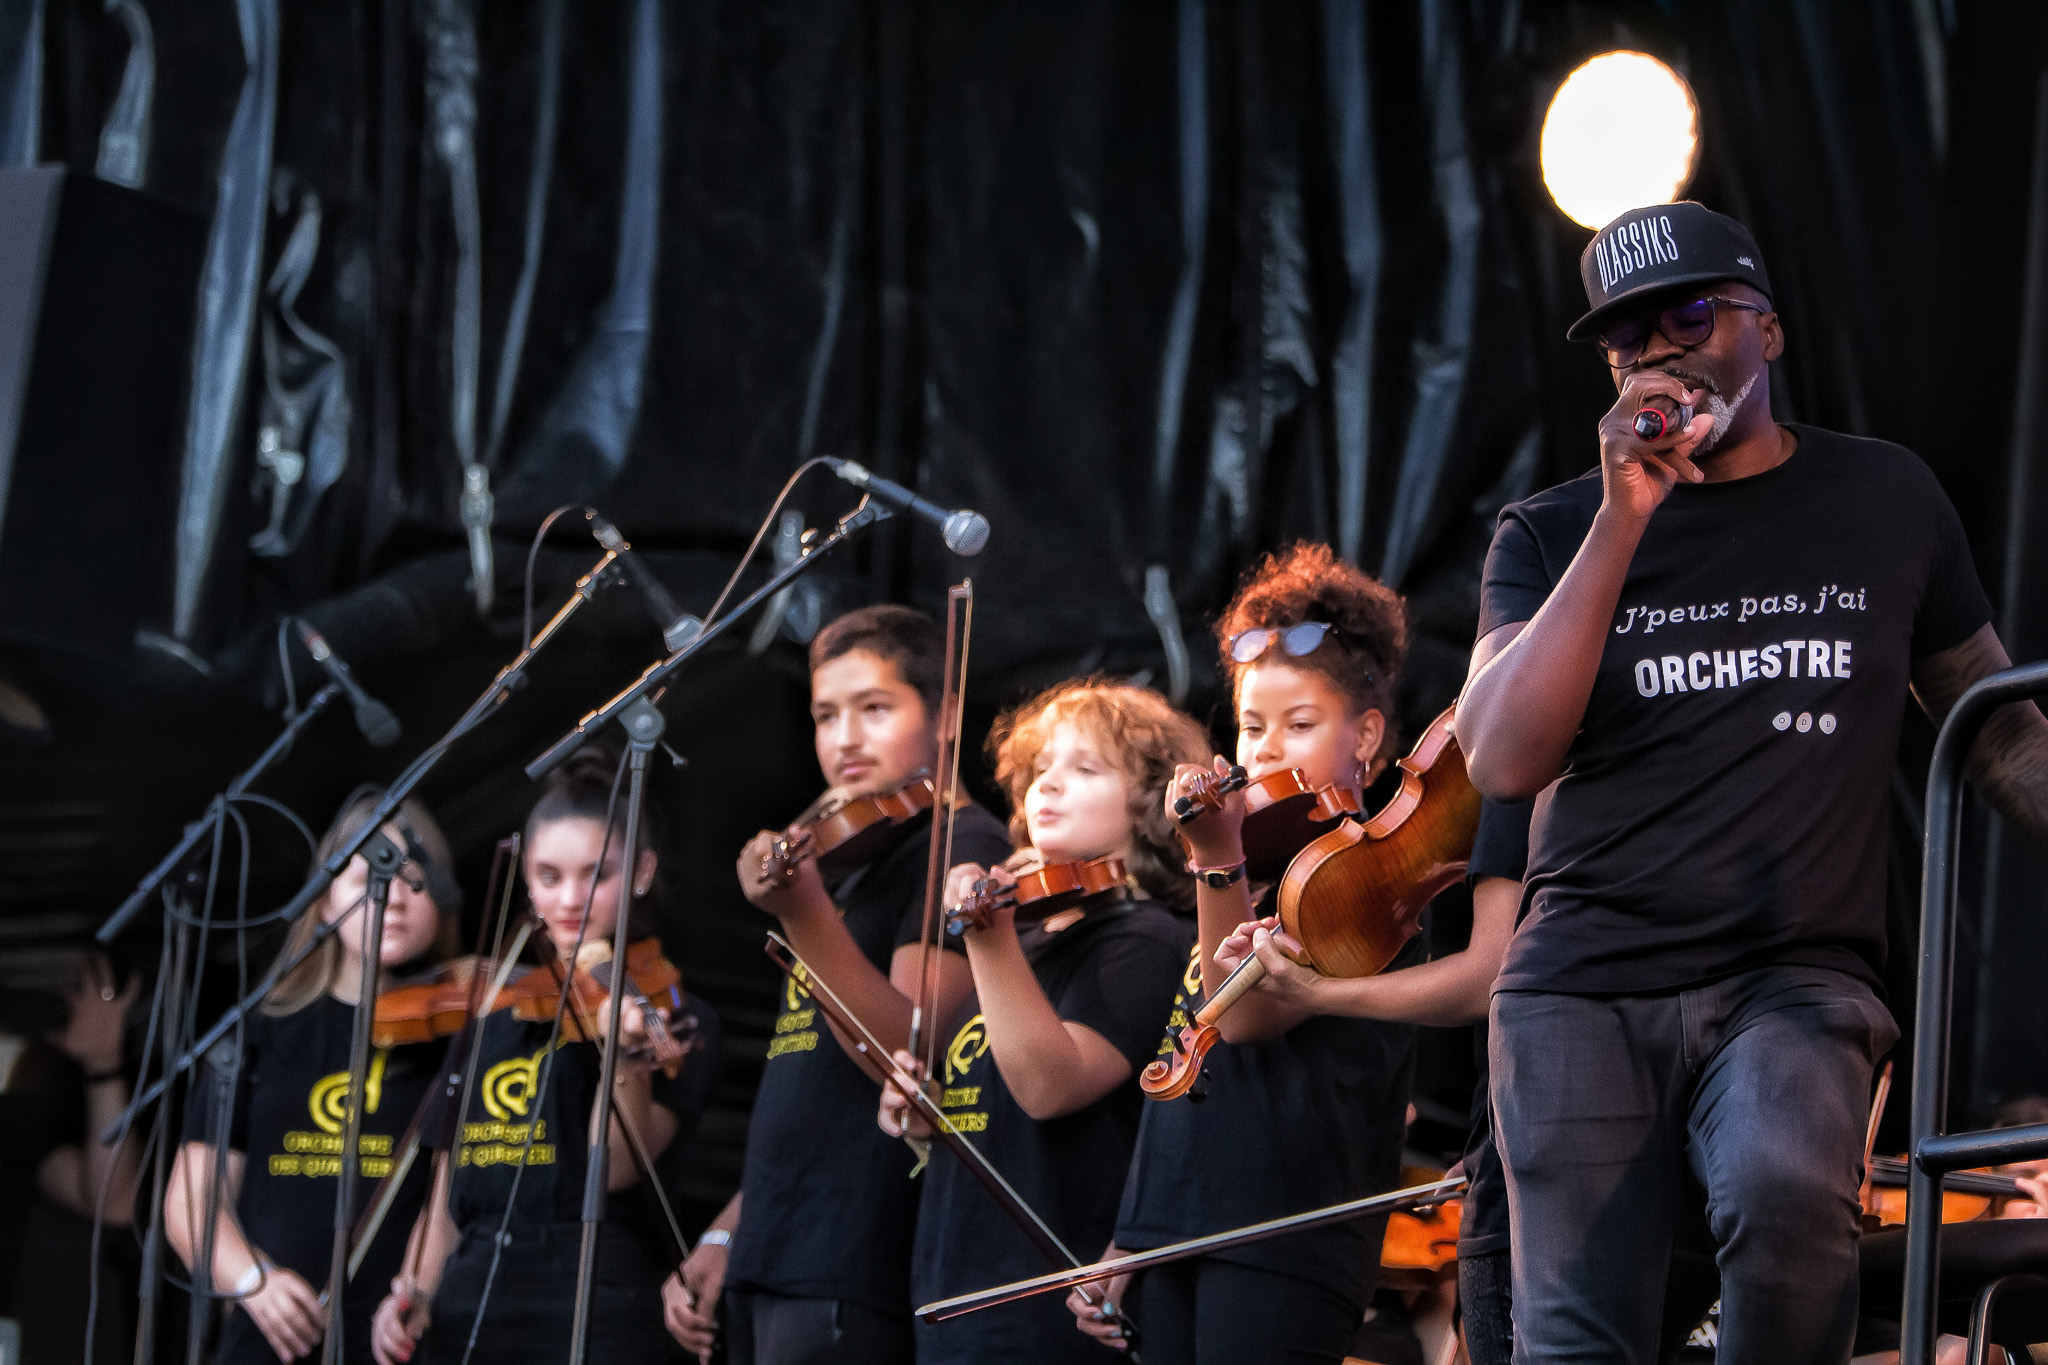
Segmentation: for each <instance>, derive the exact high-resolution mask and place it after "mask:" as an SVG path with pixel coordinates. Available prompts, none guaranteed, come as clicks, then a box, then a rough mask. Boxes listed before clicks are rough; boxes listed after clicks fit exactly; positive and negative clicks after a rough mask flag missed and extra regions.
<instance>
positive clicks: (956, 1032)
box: [880, 682, 1208, 1365]
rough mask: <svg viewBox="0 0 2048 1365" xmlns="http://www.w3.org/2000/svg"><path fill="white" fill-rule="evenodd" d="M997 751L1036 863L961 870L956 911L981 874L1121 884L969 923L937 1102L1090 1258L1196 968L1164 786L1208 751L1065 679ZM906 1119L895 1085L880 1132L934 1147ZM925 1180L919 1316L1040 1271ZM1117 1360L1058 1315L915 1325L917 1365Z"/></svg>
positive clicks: (1185, 887)
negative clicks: (1186, 975)
mask: <svg viewBox="0 0 2048 1365" xmlns="http://www.w3.org/2000/svg"><path fill="white" fill-rule="evenodd" d="M990 741H991V744H992V746H993V747H994V748H995V752H996V779H997V781H998V782H1000V783H1001V784H1002V786H1003V789H1004V790H1005V791H1006V792H1007V793H1008V794H1009V797H1010V803H1011V808H1012V811H1013V814H1012V816H1011V819H1010V826H1011V830H1012V831H1013V832H1014V833H1015V834H1017V835H1018V836H1020V838H1026V839H1028V841H1029V847H1028V848H1027V849H1025V850H1024V851H1023V852H1020V853H1019V854H1018V856H1017V857H1016V858H1015V859H1012V860H1011V862H1010V864H1009V865H1007V866H1006V867H1003V868H999V869H997V870H996V871H995V872H994V873H993V874H985V873H984V872H983V871H982V869H981V868H979V867H972V866H968V867H959V868H955V869H954V871H953V874H952V876H951V878H950V879H949V880H948V882H947V885H946V903H947V905H948V906H949V907H953V908H957V907H959V906H960V905H961V903H962V902H963V901H964V900H966V899H968V898H969V896H970V893H971V892H972V891H973V890H974V888H975V884H976V882H977V881H978V880H980V879H981V878H983V877H984V876H989V877H990V879H991V881H992V882H993V883H994V884H995V885H996V886H997V887H1001V886H1009V885H1011V884H1012V883H1014V882H1015V881H1016V880H1017V875H1018V874H1019V873H1020V872H1028V871H1029V870H1030V869H1032V868H1036V867H1039V866H1041V865H1043V866H1046V867H1048V868H1050V867H1054V866H1059V865H1072V864H1078V863H1081V862H1083V861H1086V860H1093V859H1098V858H1105V857H1113V858H1116V859H1118V860H1120V861H1121V863H1122V864H1123V866H1124V868H1125V869H1126V870H1127V875H1128V881H1127V882H1122V883H1118V884H1116V885H1115V886H1113V887H1112V889H1110V890H1107V891H1104V892H1101V893H1099V894H1096V895H1094V896H1091V897H1088V898H1087V899H1084V900H1082V901H1080V902H1078V903H1074V904H1063V905H1061V906H1060V907H1059V908H1058V909H1056V910H1055V911H1054V913H1052V914H1051V915H1050V916H1047V915H1046V914H1045V913H1044V910H1043V909H1041V908H1039V907H1043V906H1045V905H1047V904H1048V901H1046V900H1040V901H1037V902H1034V903H1033V904H1031V905H1028V906H1020V905H1019V904H1016V903H1015V901H1019V900H1021V899H1022V896H1023V888H1021V887H1019V888H1018V889H1017V890H1016V891H1015V892H1013V898H1012V899H1006V898H1000V897H992V898H990V899H989V900H988V901H987V902H986V904H985V908H984V909H983V910H982V912H981V913H980V914H979V915H978V916H974V917H970V918H964V919H963V920H962V921H961V925H960V927H961V929H962V935H961V936H962V937H963V938H964V939H965V941H966V947H967V961H968V963H969V965H970V966H971V967H972V968H973V974H974V998H973V999H972V1000H971V1001H968V1002H965V1003H963V1004H961V1005H960V1007H959V1008H958V1009H957V1010H956V1011H955V1012H954V1013H953V1014H952V1015H951V1016H949V1017H946V1027H945V1028H943V1029H942V1030H941V1031H940V1032H939V1034H938V1035H937V1041H938V1042H939V1043H940V1044H941V1045H942V1046H941V1049H940V1051H939V1054H938V1057H937V1059H936V1067H937V1070H938V1072H939V1074H938V1076H936V1077H935V1078H934V1079H935V1080H937V1081H938V1082H939V1089H938V1092H937V1095H936V1098H937V1099H938V1100H939V1102H940V1105H941V1107H942V1108H943V1109H944V1110H945V1112H946V1118H947V1121H948V1122H949V1123H950V1124H951V1125H952V1127H953V1129H954V1131H956V1132H960V1133H964V1134H967V1135H969V1137H970V1139H971V1141H972V1142H973V1143H974V1144H975V1145H976V1146H977V1147H978V1148H980V1150H981V1151H982V1153H983V1154H984V1155H985V1156H987V1157H988V1159H989V1161H990V1162H991V1164H993V1165H994V1166H995V1167H996V1169H997V1170H999V1171H1001V1172H1002V1173H1003V1175H1004V1176H1005V1177H1006V1178H1007V1179H1008V1180H1009V1182H1010V1184H1011V1185H1012V1186H1014V1187H1015V1188H1016V1190H1017V1192H1018V1193H1019V1194H1020V1195H1021V1196H1022V1197H1023V1200H1024V1202H1025V1203H1026V1204H1028V1205H1030V1206H1031V1207H1032V1208H1034V1209H1035V1210H1037V1212H1038V1213H1039V1215H1040V1216H1041V1217H1042V1218H1043V1219H1044V1220H1045V1221H1046V1223H1047V1224H1048V1225H1050V1227H1051V1228H1052V1230H1053V1232H1054V1233H1055V1234H1056V1235H1057V1236H1058V1237H1059V1238H1060V1239H1061V1240H1062V1241H1063V1242H1064V1243H1065V1244H1066V1245H1067V1246H1068V1247H1070V1248H1084V1247H1085V1248H1091V1249H1092V1248H1094V1247H1099V1246H1100V1245H1102V1242H1103V1240H1104V1239H1105V1238H1106V1237H1108V1235H1109V1232H1110V1229H1111V1227H1112V1225H1113V1224H1114V1221H1115V1217H1116V1200H1117V1193H1118V1191H1119V1189H1120V1188H1121V1187H1122V1184H1123V1172H1124V1168H1125V1165H1126V1163H1127V1162H1128V1161H1129V1159H1130V1153H1131V1143H1132V1140H1133V1139H1134V1138H1135V1137H1136V1135H1137V1125H1138V1107H1139V1105H1140V1103H1141V1102H1142V1101H1141V1100H1140V1098H1139V1095H1138V1086H1137V1074H1138V1069H1139V1068H1140V1067H1141V1066H1142V1065H1144V1063H1145V1062H1146V1061H1147V1060H1148V1059H1149V1057H1150V1054H1151V1051H1152V1044H1153V1041H1154V1040H1155V1039H1156V1038H1157V1037H1158V1029H1159V1021H1160V1019H1161V1018H1162V1017H1164V1015H1165V1012H1166V1007H1167V1004H1168V1002H1170V1001H1171V1000H1172V998H1173V991H1174V986H1175V984H1176V982H1178V980H1179V979H1180V974H1181V964H1182V963H1183V962H1185V961H1186V955H1187V945H1188V933H1187V929H1186V927H1185V924H1184V922H1183V920H1182V919H1181V918H1180V916H1178V915H1176V914H1175V913H1174V912H1173V910H1172V909H1170V908H1169V906H1175V905H1178V906H1185V905H1186V903H1187V902H1188V900H1189V899H1190V894H1189V892H1190V888H1189V878H1188V874H1187V872H1186V871H1185V870H1184V869H1183V866H1182V864H1183V859H1184V857H1185V855H1184V854H1183V853H1182V851H1181V849H1180V847H1179V844H1178V842H1177V841H1176V839H1175V836H1174V832H1173V822H1172V819H1171V817H1170V816H1168V815H1167V814H1166V811H1165V807H1164V797H1165V793H1166V786H1167V782H1168V780H1169V779H1170V778H1171V776H1172V774H1173V771H1174V767H1175V765H1176V764H1177V763H1186V762H1188V761H1189V760H1192V759H1196V758H1199V757H1200V756H1201V755H1202V754H1203V753H1204V752H1206V750H1207V748H1208V742H1207V736H1205V735H1204V734H1203V733H1202V730H1201V727H1200V726H1198V725H1196V724H1195V722H1194V721H1193V720H1192V719H1190V718H1189V717H1187V716H1185V715H1183V714H1182V713H1180V712H1179V711H1176V710H1174V709H1173V707H1172V706H1171V705H1169V704H1168V703H1167V702H1166V700H1165V699H1164V698H1162V697H1160V696H1159V695H1158V694H1157V693H1154V692H1149V691H1146V690H1144V689H1143V688H1138V687H1130V686H1125V685H1119V684H1112V683H1099V682H1073V683H1066V684H1063V685H1061V686H1059V687H1055V688H1053V689H1052V690H1051V691H1049V692H1047V693H1045V694H1044V695H1042V696H1040V697H1038V698H1037V699H1035V700H1033V701H1031V702H1029V703H1027V704H1026V705H1024V706H1022V707H1020V708H1018V709H1017V710H1016V711H1014V712H1012V713H1011V714H1010V715H1008V716H1006V717H1004V718H1003V719H1002V720H1000V721H998V722H997V725H996V729H995V731H994V732H993V733H992V734H991V736H990ZM1034 912H1035V913H1034ZM1026 919H1028V920H1029V921H1030V922H1029V923H1020V921H1022V920H1026ZM977 921H978V922H977ZM896 1056H897V1061H898V1063H899V1064H900V1065H902V1066H903V1067H904V1068H905V1069H906V1070H908V1071H911V1072H912V1073H913V1074H914V1073H915V1071H916V1069H917V1068H918V1067H919V1066H920V1062H919V1060H918V1059H916V1058H913V1057H911V1056H910V1055H909V1054H908V1053H906V1052H899V1053H897V1055H896ZM906 1111H907V1101H906V1099H905V1097H904V1096H903V1094H902V1093H901V1092H900V1091H898V1090H897V1089H896V1087H895V1086H894V1085H893V1084H892V1085H890V1086H888V1087H886V1088H885V1089H884V1090H883V1098H882V1110H881V1115H880V1123H881V1128H882V1131H883V1132H885V1133H887V1134H890V1135H891V1136H896V1135H900V1134H903V1133H904V1132H905V1129H906V1126H908V1127H909V1129H910V1132H911V1135H912V1136H917V1135H920V1134H921V1133H923V1132H924V1131H926V1130H925V1126H924V1124H923V1122H922V1120H918V1119H916V1118H915V1117H914V1116H912V1115H910V1114H908V1113H907V1112H906ZM922 1179H923V1185H924V1198H923V1203H922V1204H921V1206H920V1207H919V1210H918V1222H917V1249H916V1253H915V1256H914V1258H913V1261H912V1271H911V1282H912V1288H913V1289H914V1291H915V1294H914V1297H915V1299H916V1300H917V1302H919V1303H926V1302H930V1301H932V1300H935V1299H940V1298H946V1297H949V1296H952V1295H955V1294H959V1293H964V1292H966V1291H968V1290H971V1289H976V1288H980V1287H982V1286H984V1285H988V1284H991V1283H999V1282H1001V1281H1004V1280H1010V1279H1017V1278H1020V1277H1023V1276H1026V1275H1032V1274H1037V1273H1039V1272H1040V1271H1043V1270H1045V1269H1047V1266H1046V1264H1045V1260H1044V1257H1043V1255H1042V1254H1041V1253H1040V1252H1039V1251H1038V1250H1037V1249H1036V1248H1035V1247H1034V1246H1033V1245H1032V1243H1031V1242H1030V1241H1029V1240H1027V1238H1026V1236H1025V1235H1024V1233H1023V1232H1022V1231H1021V1230H1019V1229H1018V1228H1017V1227H1016V1226H1015V1225H1014V1224H1012V1223H1011V1222H1010V1221H1009V1219H1008V1218H1007V1217H1005V1216H1004V1214H1003V1213H1002V1211H1001V1210H1000V1209H999V1208H998V1206H997V1205H996V1204H995V1202H994V1201H993V1200H992V1199H991V1198H990V1197H989V1195H988V1193H987V1191H985V1190H983V1189H982V1188H981V1187H980V1185H979V1184H978V1183H977V1181H976V1180H975V1178H974V1176H973V1175H972V1174H971V1173H970V1172H969V1171H968V1170H967V1169H966V1168H965V1167H964V1166H963V1165H962V1164H961V1163H960V1162H958V1161H956V1160H954V1159H953V1158H952V1157H951V1156H949V1155H946V1154H938V1155H935V1156H934V1157H933V1159H932V1164H931V1167H930V1169H928V1170H927V1171H925V1173H924V1175H923V1178H922ZM1105 1312H1108V1309H1107V1308H1105ZM1111 1319H1112V1320H1114V1315H1113V1314H1112V1315H1111ZM1116 1358H1117V1357H1116V1356H1115V1355H1114V1354H1113V1353H1111V1352H1110V1351H1109V1350H1107V1349H1105V1348H1104V1347H1103V1346H1102V1345H1099V1344H1096V1343H1095V1342H1092V1341H1090V1340H1089V1339H1088V1338H1086V1337H1083V1336H1081V1335H1079V1334H1077V1333H1076V1332H1075V1331H1074V1330H1073V1324H1072V1321H1071V1320H1070V1319H1069V1318H1068V1316H1067V1314H1066V1313H1065V1311H1064V1310H1062V1308H1061V1307H1060V1305H1059V1303H1058V1301H1057V1300H1053V1299H1046V1298H1035V1299H1028V1300H1024V1301H1022V1302H1018V1303H1013V1304H1008V1305H1005V1306H1003V1307H999V1308H993V1309H989V1310H986V1311H984V1312H980V1313H974V1314H970V1315H968V1316H966V1317H962V1318H956V1319H954V1320H952V1321H949V1322H942V1323H935V1324H926V1323H919V1324H918V1326H917V1361H918V1363H919V1365H953V1363H954V1362H957V1363H958V1365H1000V1363H1001V1362H1016V1365H1049V1363H1056V1362H1061V1361H1073V1362H1083V1361H1113V1360H1115V1359H1116Z"/></svg>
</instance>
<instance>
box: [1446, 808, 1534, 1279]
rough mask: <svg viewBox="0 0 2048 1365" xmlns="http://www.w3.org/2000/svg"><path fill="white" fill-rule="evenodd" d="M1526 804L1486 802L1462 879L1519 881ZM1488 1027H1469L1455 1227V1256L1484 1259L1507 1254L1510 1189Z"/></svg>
mask: <svg viewBox="0 0 2048 1365" xmlns="http://www.w3.org/2000/svg"><path fill="white" fill-rule="evenodd" d="M1530 804H1531V803H1529V802H1527V801H1493V800H1487V801H1484V802H1482V803H1481V804H1480V807H1479V832H1478V834H1477V836H1476V837H1474V839H1473V840H1472V858H1471V860H1470V862H1468V863H1467V864H1466V867H1465V879H1466V880H1467V881H1469V882H1471V883H1472V885H1473V886H1475V887H1476V886H1478V885H1479V883H1480V882H1482V881H1485V880H1487V879H1488V878H1493V877H1504V878H1506V879H1507V880H1509V881H1514V882H1518V881H1520V880H1522V874H1523V872H1525V871H1526V870H1527V869H1528V866H1529V812H1530ZM1486 1041H1487V1022H1486V1020H1484V1019H1481V1020H1480V1021H1479V1022H1478V1023H1476V1024H1474V1025H1473V1026H1472V1060H1473V1066H1474V1070H1475V1071H1476V1072H1477V1075H1478V1079H1477V1081H1476V1082H1475V1083H1474V1085H1473V1087H1472V1127H1471V1131H1470V1132H1469V1134H1468V1135H1467V1137H1466V1139H1465V1178H1466V1180H1468V1181H1469V1182H1471V1183H1470V1184H1468V1185H1467V1186H1466V1188H1465V1200H1464V1208H1463V1210H1462V1213H1461V1216H1460V1218H1459V1222H1458V1254H1459V1255H1460V1256H1485V1255H1488V1254H1491V1253H1493V1252H1498V1251H1506V1250H1507V1249H1508V1231H1509V1223H1508V1186H1507V1175H1506V1173H1505V1172H1503V1171H1502V1170H1501V1166H1500V1151H1499V1150H1498V1149H1497V1148H1496V1147H1495V1146H1494V1145H1493V1105H1492V1103H1491V1102H1490V1101H1489V1100H1488V1098H1487V1077H1488V1073H1489V1068H1488V1066H1487V1059H1486Z"/></svg>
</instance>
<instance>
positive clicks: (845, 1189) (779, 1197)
mask: <svg viewBox="0 0 2048 1365" xmlns="http://www.w3.org/2000/svg"><path fill="white" fill-rule="evenodd" d="M930 829H931V824H930V821H929V819H928V818H925V817H919V818H918V819H917V820H916V821H914V822H911V823H909V824H908V825H906V827H905V830H904V834H903V837H902V838H901V839H900V840H899V841H898V842H897V843H896V844H894V845H893V846H892V847H890V848H889V849H887V850H886V851H884V852H883V853H881V854H879V855H878V856H877V857H876V858H875V859H874V860H873V861H872V862H869V863H867V864H865V865H863V866H862V867H860V868H857V869H855V870H854V871H853V872H851V873H849V874H848V875H847V876H846V877H844V878H843V879H841V880H840V881H838V882H837V883H835V884H833V886H832V887H831V888H830V889H831V891H832V898H833V900H835V901H836V902H838V904H839V908H840V911H841V912H842V914H843V915H844V917H845V922H846V928H847V931H848V932H849V933H851V934H852V935H853V938H854V941H855V942H856V943H858V944H859V945H860V947H861V951H862V952H863V953H865V954H867V958H868V961H870V962H872V963H874V964H875V966H876V968H877V969H879V970H880V971H883V972H887V971H888V970H889V959H890V957H891V956H892V955H893V954H894V952H895V950H896V949H897V948H899V947H901V946H903V945H904V944H908V943H915V942H917V938H918V933H919V930H920V929H921V928H922V925H923V917H924V883H925V864H926V858H927V856H928V852H929V849H930V843H929V836H930ZM1009 856H1010V841H1009V837H1008V835H1007V834H1006V833H1005V831H1004V829H1003V826H1002V824H1001V822H1000V821H998V820H997V819H996V818H995V817H994V816H993V815H991V814H990V813H989V812H988V811H986V810H984V809H982V808H981V807H979V806H969V807H967V808H965V809H963V810H962V811H961V812H960V814H959V817H958V819H957V820H956V821H955V822H954V830H953V859H952V865H953V866H958V865H959V864H961V863H978V864H980V865H981V866H983V867H989V866H993V865H994V864H996V863H1000V862H1001V861H1002V860H1003V859H1005V858H1007V857H1009ZM879 1098H880V1096H879V1093H878V1092H877V1090H876V1088H875V1083H874V1081H873V1080H872V1079H870V1078H869V1076H868V1075H867V1073H866V1072H864V1071H862V1070H861V1069H860V1068H859V1067H857V1066H855V1065H854V1064H853V1062H852V1061H851V1060H850V1059H849V1058H848V1057H847V1056H846V1054H845V1052H844V1051H842V1050H841V1049H840V1047H839V1044H838V1043H837V1042H836V1041H834V1039H833V1037H832V1034H831V1031H830V1029H828V1028H827V1027H826V1025H825V1021H824V1020H823V1019H820V1018H818V1017H817V1014H816V1012H815V1011H814V1010H813V1009H812V1007H811V1002H810V996H809V994H808V993H807V992H806V991H805V990H804V988H803V985H802V983H800V982H798V981H795V980H786V981H785V982H784V983H783V989H782V995H781V997H780V999H779V1001H778V1005H777V1013H776V1018H775V1032H774V1034H773V1036H772V1038H771V1039H770V1041H769V1044H768V1064H767V1068H766V1070H765V1071H763V1073H762V1075H761V1088H760V1090H759V1092H758V1093H757V1094H756V1096H755V1098H754V1113H753V1118H752V1119H751V1120H750V1122H749V1126H748V1129H747V1156H746V1167H745V1171H744V1174H743V1175H742V1177H741V1181H740V1191H741V1202H740V1225H739V1230H738V1231H737V1232H736V1233H735V1234H734V1235H733V1243H732V1259H731V1261H730V1262H729V1263H728V1268H727V1272H726V1283H727V1284H729V1285H731V1286H733V1287H735V1288H741V1289H766V1290H771V1291H773V1292H775V1293H778V1294H788V1295H795V1296H799V1297H805V1298H823V1299H847V1300H851V1301H853V1302H856V1303H860V1304H863V1305H865V1306H867V1307H869V1308H873V1309H875V1310H876V1311H878V1312H883V1313H887V1314H889V1315H891V1316H892V1317H897V1318H904V1317H908V1316H909V1314H910V1308H911V1304H910V1245H911V1233H912V1230H913V1228H914V1227H915V1226H916V1222H917V1199H918V1189H917V1186H916V1185H914V1184H913V1183H912V1182H911V1180H910V1170H911V1165H912V1157H911V1155H910V1152H909V1150H908V1149H907V1148H905V1146H904V1145H903V1143H901V1142H900V1141H897V1140H895V1139H892V1138H888V1137H885V1136H884V1135H883V1133H882V1131H881V1129H879V1128H878V1127H876V1126H875V1108H876V1104H877V1102H878V1100H879Z"/></svg>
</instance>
